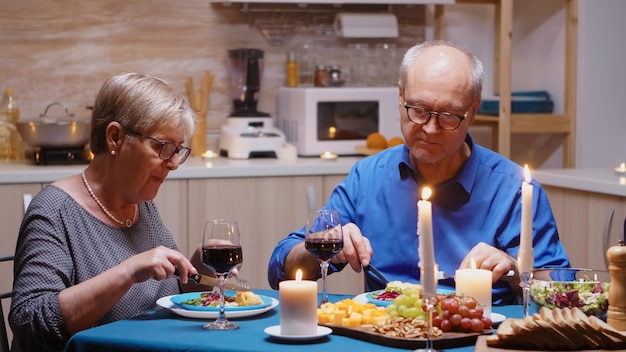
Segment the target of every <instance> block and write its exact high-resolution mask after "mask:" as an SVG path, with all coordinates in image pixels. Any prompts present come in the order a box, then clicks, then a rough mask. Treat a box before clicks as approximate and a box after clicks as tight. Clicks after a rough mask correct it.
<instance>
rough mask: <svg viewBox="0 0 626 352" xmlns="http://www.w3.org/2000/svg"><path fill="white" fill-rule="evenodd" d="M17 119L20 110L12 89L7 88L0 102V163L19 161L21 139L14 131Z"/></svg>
mask: <svg viewBox="0 0 626 352" xmlns="http://www.w3.org/2000/svg"><path fill="white" fill-rule="evenodd" d="M19 119H20V110H19V108H18V107H17V103H16V102H15V98H14V97H13V89H10V88H9V89H7V90H5V91H4V96H3V98H2V102H0V161H15V160H19V159H20V147H21V138H20V135H19V133H18V132H17V130H16V129H15V124H16V123H17V122H18V121H19ZM3 122H5V123H6V124H4V123H3Z"/></svg>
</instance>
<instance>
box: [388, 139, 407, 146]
mask: <svg viewBox="0 0 626 352" xmlns="http://www.w3.org/2000/svg"><path fill="white" fill-rule="evenodd" d="M400 144H404V139H402V137H391V138H389V140H388V141H387V148H391V147H393V146H396V145H400Z"/></svg>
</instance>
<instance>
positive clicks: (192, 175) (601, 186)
mask: <svg viewBox="0 0 626 352" xmlns="http://www.w3.org/2000/svg"><path fill="white" fill-rule="evenodd" d="M360 159H361V157H339V158H337V159H336V160H322V159H320V158H317V157H312V158H298V159H296V160H278V159H246V160H235V159H228V158H224V157H216V158H200V157H190V158H189V159H188V160H187V161H186V162H185V163H184V164H183V165H182V166H181V167H180V168H179V169H178V170H176V171H173V172H170V174H169V175H168V179H202V178H238V177H271V176H317V175H345V174H347V173H348V172H349V171H350V168H351V167H352V165H354V163H355V162H357V161H358V160H360ZM84 168H85V165H60V166H59V165H54V166H42V165H34V164H28V163H26V162H24V163H1V164H0V184H12V183H22V184H23V183H48V182H54V181H56V180H59V179H61V178H63V177H67V176H70V175H74V174H77V173H79V172H80V171H81V170H82V169H84ZM532 176H533V178H535V179H537V181H539V182H540V183H541V184H542V185H544V186H554V187H561V188H568V189H573V190H580V191H588V192H594V193H601V194H608V195H615V196H621V197H626V174H625V175H622V176H621V177H620V176H618V175H615V174H614V170H613V168H610V167H607V168H593V169H591V168H590V169H537V170H533V171H532Z"/></svg>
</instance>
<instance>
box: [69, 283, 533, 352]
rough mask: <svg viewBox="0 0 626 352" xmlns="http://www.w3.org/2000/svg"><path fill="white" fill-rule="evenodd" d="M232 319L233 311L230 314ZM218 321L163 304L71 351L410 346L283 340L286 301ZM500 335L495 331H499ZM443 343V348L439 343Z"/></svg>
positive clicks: (96, 331)
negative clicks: (230, 326)
mask: <svg viewBox="0 0 626 352" xmlns="http://www.w3.org/2000/svg"><path fill="white" fill-rule="evenodd" d="M253 292H255V293H257V294H259V295H262V296H266V297H272V298H274V299H276V300H277V299H278V297H279V291H278V290H269V289H254V290H253ZM354 297H355V296H354V295H343V294H329V301H330V302H338V301H341V300H343V299H345V298H354ZM493 312H495V313H499V314H502V315H504V316H505V317H507V318H520V317H522V316H523V308H522V306H521V305H509V306H494V307H493ZM226 317H227V318H228V311H227V312H226ZM211 320H214V319H199V318H191V317H186V316H181V315H179V314H176V313H174V312H173V311H172V309H169V308H159V309H156V310H154V311H150V312H147V313H144V314H141V315H138V316H135V317H133V318H129V319H124V320H119V321H116V322H112V323H108V324H104V325H100V326H96V327H93V328H90V329H87V330H83V331H81V332H78V333H76V334H75V335H74V336H72V338H71V339H70V340H69V342H68V344H67V345H66V348H65V351H66V352H87V351H89V352H98V351H133V352H136V351H152V352H155V351H156V352H158V351H185V352H190V351H203V352H207V351H215V352H244V351H246V352H267V351H272V352H280V351H295V350H297V351H298V352H308V351H311V352H320V351H360V352H368V351H371V352H385V351H402V350H407V349H404V348H397V347H391V346H387V345H385V344H381V343H375V342H369V341H365V340H361V339H357V338H352V337H347V336H344V335H340V334H336V333H335V332H332V333H330V334H328V335H323V336H320V337H318V338H314V339H310V340H299V339H282V338H280V337H277V336H276V335H274V334H268V333H267V332H266V331H265V330H266V328H268V327H277V326H279V325H280V304H278V305H276V306H274V307H273V308H272V309H269V310H267V311H265V312H263V313H261V314H258V315H253V316H246V317H235V318H229V320H232V321H235V322H236V323H237V324H239V328H238V329H236V330H229V331H214V330H211V331H210V330H205V329H204V328H203V325H204V324H205V323H207V322H208V321H211ZM493 331H494V333H495V329H494V330H493ZM435 347H437V346H435ZM474 347H475V346H474V344H466V345H463V346H457V347H454V348H450V349H440V351H454V352H464V351H474Z"/></svg>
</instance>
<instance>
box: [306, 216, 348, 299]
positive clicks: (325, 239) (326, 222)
mask: <svg viewBox="0 0 626 352" xmlns="http://www.w3.org/2000/svg"><path fill="white" fill-rule="evenodd" d="M304 245H305V247H306V249H307V250H308V251H309V253H311V254H313V255H314V256H315V257H316V258H317V260H318V261H319V263H320V269H321V272H322V298H321V300H320V304H323V303H326V302H328V293H327V292H326V274H327V273H328V263H329V262H330V259H331V258H332V257H334V256H335V255H336V254H337V253H339V252H340V251H341V250H342V249H343V230H342V228H341V219H340V218H339V211H338V210H328V209H320V210H312V211H310V212H309V221H308V223H307V229H306V234H305V237H304Z"/></svg>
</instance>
